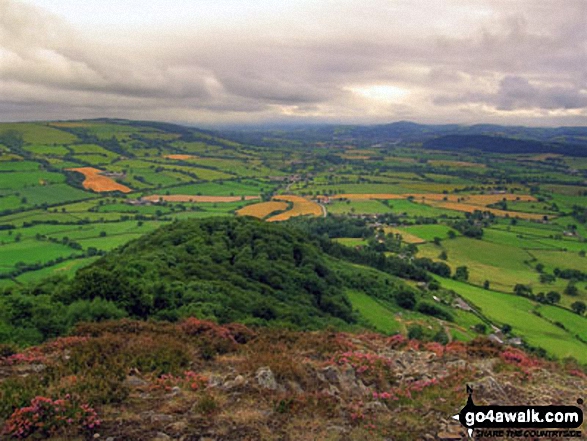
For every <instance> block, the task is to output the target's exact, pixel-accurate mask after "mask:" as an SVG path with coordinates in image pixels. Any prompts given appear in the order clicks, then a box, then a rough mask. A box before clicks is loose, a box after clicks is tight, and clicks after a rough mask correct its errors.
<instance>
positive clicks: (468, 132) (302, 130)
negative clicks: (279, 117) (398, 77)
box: [222, 121, 587, 156]
mask: <svg viewBox="0 0 587 441" xmlns="http://www.w3.org/2000/svg"><path fill="white" fill-rule="evenodd" d="M222 134H223V135H224V136H227V137H229V138H232V139H235V140H238V141H239V142H244V143H256V144H260V145H271V143H272V142H278V141H280V140H281V141H283V140H287V141H290V142H300V143H302V142H308V141H312V142H332V143H336V144H340V143H345V142H350V141H353V142H355V143H360V144H362V145H364V146H368V145H373V144H382V145H383V146H385V145H390V144H398V143H400V144H403V145H410V144H421V145H424V147H426V148H431V149H440V150H459V149H461V148H473V149H478V150H482V151H486V152H492V151H493V152H498V153H545V152H553V153H561V154H567V155H571V156H587V127H580V126H579V127H556V128H547V127H524V126H500V125H494V124H476V125H471V126H466V125H459V124H444V125H431V124H418V123H414V122H410V121H398V122H393V123H390V124H380V125H370V126H362V125H324V126H307V127H301V126H300V127H296V128H289V129H288V128H285V129H279V130H277V129H268V130H256V131H223V132H222ZM443 137H449V138H445V139H443ZM438 139H441V141H437V140H438ZM506 140H507V141H506ZM492 141H494V142H495V143H496V144H497V147H496V148H495V149H492V148H491V145H490V144H491V142H492ZM518 141H519V142H518Z"/></svg>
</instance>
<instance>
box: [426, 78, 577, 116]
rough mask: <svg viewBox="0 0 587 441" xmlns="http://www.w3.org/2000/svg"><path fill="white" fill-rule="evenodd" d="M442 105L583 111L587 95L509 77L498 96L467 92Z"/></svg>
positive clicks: (441, 99)
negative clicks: (477, 104)
mask: <svg viewBox="0 0 587 441" xmlns="http://www.w3.org/2000/svg"><path fill="white" fill-rule="evenodd" d="M434 101H435V103H436V104H438V105H443V106H447V105H452V104H465V103H481V104H487V105H490V106H493V107H495V108H496V109H498V110H519V109H537V108H538V109H549V110H555V109H582V108H585V107H587V92H586V91H581V90H580V89H577V88H573V87H561V86H536V85H533V84H531V83H530V82H529V81H528V80H527V79H525V78H522V77H518V76H507V77H505V78H503V79H502V80H501V82H500V84H499V89H498V90H497V92H495V93H465V94H462V95H454V96H451V95H444V96H439V97H437V98H435V100H434Z"/></svg>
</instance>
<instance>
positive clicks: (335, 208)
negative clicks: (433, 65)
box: [326, 200, 391, 214]
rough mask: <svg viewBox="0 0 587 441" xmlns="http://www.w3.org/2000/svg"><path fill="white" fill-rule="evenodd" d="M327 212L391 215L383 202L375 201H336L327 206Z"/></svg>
mask: <svg viewBox="0 0 587 441" xmlns="http://www.w3.org/2000/svg"><path fill="white" fill-rule="evenodd" d="M326 211H327V212H328V213H332V214H349V213H356V214H377V213H390V212H391V209H390V208H389V207H388V206H387V205H386V204H384V203H383V202H381V201H375V200H354V201H336V200H335V201H333V202H331V203H330V204H328V205H327V206H326Z"/></svg>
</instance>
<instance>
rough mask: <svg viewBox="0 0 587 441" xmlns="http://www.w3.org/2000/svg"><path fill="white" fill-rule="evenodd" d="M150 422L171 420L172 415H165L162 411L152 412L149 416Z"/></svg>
mask: <svg viewBox="0 0 587 441" xmlns="http://www.w3.org/2000/svg"><path fill="white" fill-rule="evenodd" d="M150 419H151V422H152V423H168V422H171V421H173V417H172V416H171V415H166V414H164V413H154V414H152V415H151V416H150Z"/></svg>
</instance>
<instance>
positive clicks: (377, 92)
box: [349, 85, 409, 102]
mask: <svg viewBox="0 0 587 441" xmlns="http://www.w3.org/2000/svg"><path fill="white" fill-rule="evenodd" d="M349 90H350V91H351V92H353V93H356V94H357V95H360V96H362V97H364V98H368V99H370V100H374V101H381V102H397V101H400V100H401V99H402V98H404V97H405V96H407V95H408V94H409V92H408V91H407V90H406V89H402V88H401V87H397V86H390V85H374V86H363V87H349Z"/></svg>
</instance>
